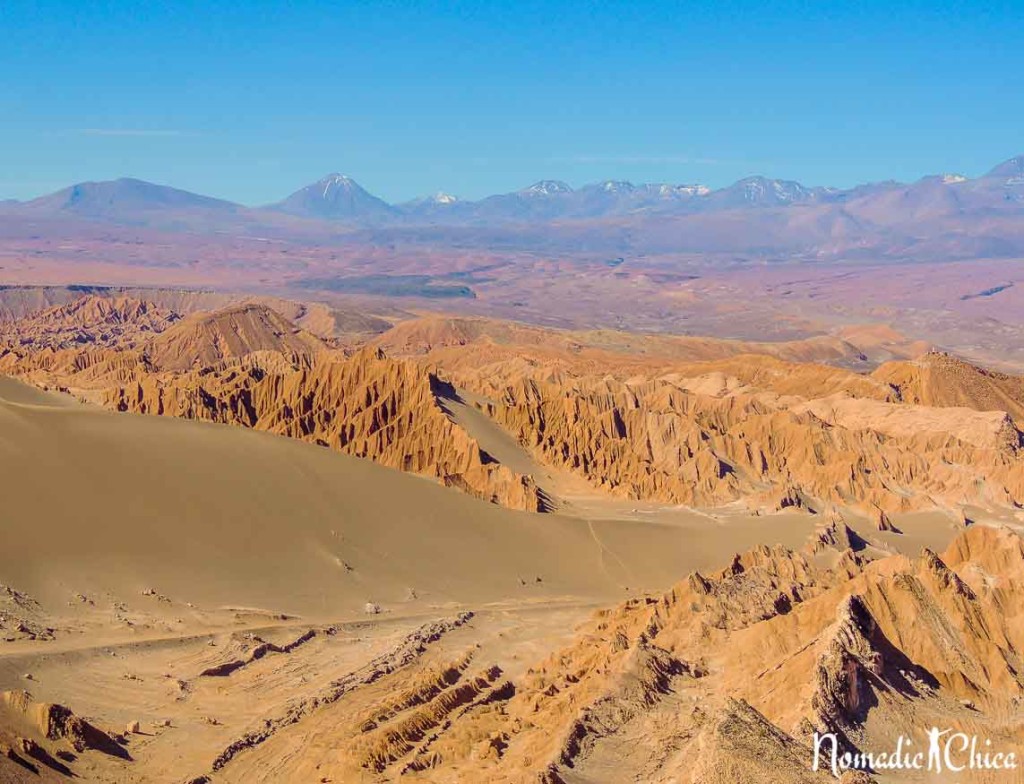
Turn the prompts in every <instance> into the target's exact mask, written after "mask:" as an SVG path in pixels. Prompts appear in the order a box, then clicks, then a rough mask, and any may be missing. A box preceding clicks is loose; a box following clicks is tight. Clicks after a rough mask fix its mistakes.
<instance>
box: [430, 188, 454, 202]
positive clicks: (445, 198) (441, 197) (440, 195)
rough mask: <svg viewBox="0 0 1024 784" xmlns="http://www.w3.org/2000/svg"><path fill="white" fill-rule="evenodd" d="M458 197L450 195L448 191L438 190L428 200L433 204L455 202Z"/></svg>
mask: <svg viewBox="0 0 1024 784" xmlns="http://www.w3.org/2000/svg"><path fill="white" fill-rule="evenodd" d="M458 200H459V199H458V197H457V196H452V195H451V194H450V193H445V192H444V191H438V192H437V193H435V194H434V195H433V196H431V197H430V201H432V202H433V203H434V204H455V202H457V201H458Z"/></svg>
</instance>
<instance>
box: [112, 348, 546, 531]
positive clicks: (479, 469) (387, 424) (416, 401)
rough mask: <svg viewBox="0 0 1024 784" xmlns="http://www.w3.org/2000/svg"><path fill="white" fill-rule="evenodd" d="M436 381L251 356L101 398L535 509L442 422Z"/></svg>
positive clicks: (510, 477) (352, 364)
mask: <svg viewBox="0 0 1024 784" xmlns="http://www.w3.org/2000/svg"><path fill="white" fill-rule="evenodd" d="M443 386H444V382H443V381H442V380H440V379H439V378H437V377H436V376H434V375H431V374H429V373H426V372H424V371H422V370H421V369H420V368H418V367H417V366H415V365H413V364H411V363H408V362H403V361H399V360H392V359H389V358H388V357H386V356H385V355H384V354H383V353H381V352H379V351H373V350H366V351H361V352H358V353H357V354H355V355H354V356H352V357H350V358H342V357H339V356H335V355H327V356H324V357H322V358H321V359H319V360H317V361H314V362H312V363H311V364H310V366H309V367H288V366H282V364H281V361H280V356H279V355H275V354H271V355H269V356H267V355H265V354H263V353H256V354H252V355H250V356H248V357H247V358H246V359H245V361H243V362H240V363H238V364H236V365H232V366H230V367H227V368H225V369H223V370H210V371H199V372H191V373H185V374H154V375H146V376H143V377H141V378H139V379H138V380H136V381H134V382H133V383H130V384H126V385H121V386H116V387H113V388H110V389H108V390H106V391H105V392H104V397H103V403H104V404H105V405H107V406H108V407H110V408H115V409H117V410H118V411H132V412H135V413H141V414H159V415H164V416H178V417H185V418H188V419H202V420H208V421H211V422H222V423H225V424H237V425H243V426H245V427H252V428H255V429H257V430H265V431H267V432H270V433H277V434H279V435H285V436H289V437H291V438H297V439H300V440H303V441H310V442H312V443H316V444H320V445H322V446H327V447H330V448H332V449H337V450H338V451H341V452H344V453H346V454H350V455H354V456H356V457H363V458H368V459H370V460H374V461H376V462H378V463H382V464H384V465H387V466H390V467H392V468H397V469H399V470H402V471H409V472H412V473H415V474H421V475H424V476H429V477H432V478H436V479H437V480H439V481H440V482H442V483H444V484H445V485H449V486H453V487H457V488H459V489H461V490H464V491H465V492H468V493H470V494H471V495H475V496H477V497H480V498H484V499H486V500H488V501H491V502H493V503H498V504H502V505H504V506H508V507H510V508H513V509H528V510H532V511H539V510H540V508H541V503H542V502H541V499H540V496H539V494H538V492H537V488H536V486H535V485H534V483H533V481H532V480H531V479H529V478H528V477H525V476H521V475H518V474H515V473H514V472H513V471H511V470H509V469H508V468H506V467H505V466H502V465H499V464H497V463H495V462H493V461H492V460H491V459H490V458H489V457H488V455H487V454H486V453H485V452H483V450H482V449H481V448H480V446H479V444H477V442H476V441H474V440H473V439H472V438H471V437H470V436H469V435H468V434H467V433H466V432H465V431H464V430H462V429H461V428H459V427H457V426H456V425H454V424H453V423H452V422H451V421H450V420H449V419H448V418H447V417H446V416H445V414H444V412H443V411H442V409H441V408H440V405H439V403H438V399H437V394H438V393H439V392H440V391H442V387H443Z"/></svg>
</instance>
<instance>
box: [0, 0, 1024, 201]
mask: <svg viewBox="0 0 1024 784" xmlns="http://www.w3.org/2000/svg"><path fill="white" fill-rule="evenodd" d="M892 6H898V7H892ZM1022 41H1024V2H1022V1H1021V0H1012V2H989V3H982V2H942V3H938V2H929V3H924V2H915V1H914V0H903V1H902V2H899V3H893V4H890V3H882V2H867V1H865V2H844V3H828V2H800V3H797V2H765V1H763V2H728V1H724V2H722V1H720V2H700V3H682V2H676V3H662V2H647V3H642V2H627V3H617V2H600V3H582V2H577V3H561V2H556V1H555V0H551V1H550V2H538V3H534V2H518V1H506V2H494V3H492V2H484V1H478V2H465V3H456V2H452V3H432V2H420V3H398V2H388V3H385V2H374V3H360V2H351V3H327V2H322V3H313V2H301V0H294V2H289V3H283V2H259V3H257V2H250V3H244V2H240V1H239V2H213V1H208V2H196V3H192V2H165V3H155V2H154V3H119V2H104V1H103V0H89V2H81V1H80V0H75V1H72V0H68V1H67V2H24V1H23V0H3V2H0V42H2V43H0V198H3V197H8V198H28V197H32V196H35V195H39V194H41V193H45V192H48V191H51V190H55V189H57V188H59V187H62V186H64V185H66V184H69V183H71V182H76V181H81V180H87V179H109V178H113V177H117V176H136V177H141V178H143V179H148V180H153V181H156V182H163V183H168V184H173V185H177V186H179V187H184V188H187V189H190V190H195V191H199V192H202V193H208V194H210V195H214V196H220V197H222V198H228V199H232V200H236V201H240V202H242V203H246V204H261V203H267V202H270V201H275V200H277V199H279V198H281V197H283V196H285V195H286V194H288V193H289V192H291V191H293V190H295V189H297V188H298V187H300V186H301V185H304V184H306V183H308V182H310V181H313V180H315V179H318V178H319V177H320V176H322V175H324V174H326V173H328V172H333V171H340V172H343V173H346V174H349V175H351V176H353V177H355V178H356V179H357V180H358V181H359V182H360V183H361V184H363V185H364V186H365V187H366V188H368V189H369V190H371V191H372V192H374V193H376V194H378V195H380V196H382V197H384V198H386V199H388V200H391V201H399V200H403V199H408V198H412V197H414V196H417V195H421V194H425V193H430V192H434V191H437V190H445V191H447V192H450V193H455V194H457V195H459V196H462V197H465V198H476V197H480V196H483V195H486V194H488V193H493V192H502V191H508V190H514V189H516V188H518V187H522V186H524V185H527V184H529V183H530V182H532V181H535V180H537V179H541V178H557V179H564V180H566V181H568V182H570V183H571V184H573V185H579V184H582V183H584V182H592V181H596V180H601V179H609V178H611V179H631V180H634V181H669V182H680V183H682V182H702V183H706V184H708V185H711V186H721V185H725V184H728V183H730V182H733V181H735V180H736V179H738V178H740V177H742V176H745V175H748V174H755V173H758V174H766V175H768V176H778V177H791V178H794V179H798V180H800V181H802V182H805V183H806V184H812V185H813V184H834V185H841V186H842V185H850V184H854V183H858V182H864V181H873V180H879V179H888V178H894V179H915V178H917V177H919V176H921V175H923V174H926V173H933V172H944V171H956V172H963V173H966V174H969V175H976V174H979V173H981V172H983V171H985V170H986V169H988V168H990V167H991V166H992V165H994V164H995V163H997V162H999V161H1001V160H1003V159H1005V158H1008V157H1010V156H1012V155H1014V154H1018V153H1021V152H1024V44H1022Z"/></svg>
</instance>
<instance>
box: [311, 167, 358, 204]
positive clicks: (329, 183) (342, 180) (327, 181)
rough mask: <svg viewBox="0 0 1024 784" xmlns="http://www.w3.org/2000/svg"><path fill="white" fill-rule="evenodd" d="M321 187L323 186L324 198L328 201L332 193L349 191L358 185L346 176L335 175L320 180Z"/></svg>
mask: <svg viewBox="0 0 1024 784" xmlns="http://www.w3.org/2000/svg"><path fill="white" fill-rule="evenodd" d="M319 185H322V186H323V189H324V192H323V197H324V198H325V199H326V198H327V196H328V194H329V193H330V192H331V191H333V190H338V189H342V190H349V189H351V188H352V187H353V186H355V185H356V181H355V180H353V179H352V178H351V177H348V176H346V175H344V174H337V173H335V174H328V175H327V176H326V177H324V178H323V179H322V180H320V182H319Z"/></svg>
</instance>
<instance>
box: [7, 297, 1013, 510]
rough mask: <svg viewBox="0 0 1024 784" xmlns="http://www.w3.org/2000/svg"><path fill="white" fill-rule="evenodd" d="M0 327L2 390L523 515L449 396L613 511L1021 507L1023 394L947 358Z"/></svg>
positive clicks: (102, 305) (405, 328)
mask: <svg viewBox="0 0 1024 784" xmlns="http://www.w3.org/2000/svg"><path fill="white" fill-rule="evenodd" d="M60 325H64V326H60ZM111 325H113V326H111ZM6 329H7V333H6V334H8V335H11V334H17V335H18V336H19V339H18V340H8V342H7V348H6V349H0V351H2V352H3V353H2V355H0V372H7V373H12V374H15V375H19V376H21V377H22V378H25V379H26V380H29V381H32V382H33V383H36V384H38V385H40V386H46V387H51V388H63V389H68V390H69V391H71V392H73V393H74V394H77V395H78V396H79V397H82V398H84V399H87V400H90V401H93V402H97V403H100V404H102V405H106V406H109V407H112V408H116V409H118V410H122V411H134V412H140V413H150V414H162V415H171V416H182V417H189V418H194V419H205V420H210V421H215V422H223V423H230V424H238V425H243V426H246V427H254V428H257V429H262V430H267V431H269V432H274V433H279V434H282V435H287V436H290V437H293V438H300V439H303V440H307V441H312V442H315V443H320V444H324V445H328V446H330V447H331V448H335V449H339V450H341V451H345V452H347V453H349V454H353V455H358V456H361V457H367V458H369V459H373V460H377V461H378V462H382V463H384V464H386V465H389V466H392V467H395V468H398V469H401V470H405V471H412V472H415V473H418V474H423V475H426V476H430V477H434V478H437V479H438V480H439V481H442V482H444V483H446V484H449V485H453V486H457V487H460V488H462V489H464V490H466V491H468V492H470V493H472V494H474V495H477V496H480V497H483V498H487V499H489V500H492V501H494V502H496V503H501V504H505V505H507V506H511V507H513V508H518V509H537V508H543V507H545V505H546V504H547V503H548V502H547V501H546V500H545V499H544V494H543V493H542V492H540V491H538V490H537V488H536V486H535V485H534V483H533V480H531V479H529V478H527V477H525V476H523V475H521V474H518V473H516V472H514V471H511V470H509V469H508V468H507V467H506V466H503V465H501V464H498V463H497V462H495V461H494V460H493V459H492V458H491V457H490V456H489V455H488V454H486V453H485V452H484V451H483V450H482V449H481V448H480V446H479V444H478V442H477V441H476V440H475V438H474V434H473V433H470V432H468V431H467V430H465V429H464V428H463V426H460V425H458V424H455V423H454V422H453V421H452V420H451V419H449V417H448V416H446V415H445V412H444V411H443V410H442V408H441V405H440V404H439V400H438V396H439V390H442V388H444V389H447V387H446V386H445V385H447V384H454V385H456V386H457V387H458V388H462V389H466V390H468V391H470V392H472V393H473V394H474V396H475V397H474V399H475V400H476V401H478V405H479V407H480V408H481V410H482V411H483V412H484V413H485V414H486V415H487V416H488V417H489V418H490V419H491V420H492V421H493V422H494V423H496V424H498V425H499V426H500V427H501V428H503V429H504V430H505V431H507V433H509V434H510V435H511V436H512V437H513V438H514V440H515V441H516V442H518V444H519V447H520V448H522V449H523V450H525V451H527V452H528V453H529V456H530V459H532V460H534V461H535V462H536V463H538V464H540V466H542V467H546V468H553V469H555V470H559V471H568V472H571V473H573V474H575V475H576V476H577V477H580V478H582V479H584V480H586V481H587V482H588V483H589V484H590V485H591V487H592V488H593V489H594V490H595V491H596V492H598V493H604V494H607V495H608V496H610V497H619V498H629V499H635V500H645V501H660V502H664V503H669V504H686V505H694V506H719V505H723V504H729V503H733V502H736V501H741V502H743V503H745V504H747V505H748V506H749V507H751V508H753V509H756V510H758V511H772V510H777V509H782V508H785V507H808V508H810V509H813V510H816V511H825V510H827V509H830V508H834V507H855V508H859V509H860V510H862V512H864V513H867V514H868V515H870V516H871V518H872V519H874V520H875V521H876V522H877V524H878V526H879V527H880V528H883V529H891V528H892V526H893V523H892V522H891V520H890V518H889V515H891V514H893V513H897V512H905V511H910V510H919V509H929V508H936V507H941V508H947V509H955V508H957V507H962V506H963V505H965V504H976V505H981V506H1012V505H1018V504H1022V503H1024V461H1022V457H1021V445H1022V435H1021V431H1020V429H1019V421H1020V420H1019V419H1015V418H1014V417H1017V416H1020V415H1022V414H1024V382H1022V381H1021V380H1020V379H1016V378H1014V377H1011V376H1004V375H1000V374H995V373H990V372H987V371H984V370H981V369H979V368H975V367H973V366H971V365H968V364H966V363H963V362H960V361H958V360H955V359H952V358H950V357H946V356H945V355H937V354H931V355H928V356H926V357H924V358H922V359H920V360H917V361H907V362H893V363H888V364H886V365H884V366H882V367H880V368H879V369H878V370H876V371H875V372H874V373H872V374H863V373H856V372H853V371H850V370H846V369H843V368H840V367H831V366H825V365H818V364H813V363H806V362H795V361H791V360H787V359H783V358H780V356H778V355H780V354H782V355H792V354H793V353H794V352H796V353H800V351H803V350H804V349H806V346H805V347H804V348H801V349H798V348H796V347H794V346H792V345H791V346H789V347H788V348H786V349H781V348H778V347H775V348H773V349H772V350H773V352H774V353H775V355H773V356H768V355H736V351H737V350H739V349H741V348H743V349H750V348H751V345H749V344H743V345H742V346H737V345H733V344H731V343H729V342H728V341H717V342H716V341H710V340H699V339H682V338H680V339H669V338H655V339H652V340H651V341H650V342H649V343H644V341H643V339H642V338H641V337H638V336H625V335H621V334H618V333H614V334H613V333H572V334H569V333H557V332H554V331H552V332H550V333H548V332H545V331H543V330H539V329H537V328H533V327H530V328H524V327H519V326H516V325H509V324H500V323H497V322H490V321H486V320H472V319H470V320H465V319H462V320H458V319H456V320H441V319H436V318H432V319H426V320H424V323H422V324H417V323H413V324H411V325H409V324H406V325H402V326H401V327H399V328H396V329H395V330H394V331H393V333H389V334H387V335H384V336H382V338H380V339H379V340H378V341H376V343H377V344H379V345H378V347H377V348H372V347H367V348H365V349H364V350H361V351H358V352H356V353H355V354H354V355H352V356H349V355H348V354H347V353H345V352H342V351H340V350H338V349H335V348H331V347H330V346H328V345H327V344H326V343H324V342H323V341H322V340H321V339H319V338H317V337H315V336H314V335H312V334H311V333H308V332H305V331H304V330H302V329H300V328H298V327H296V326H295V325H294V324H293V323H292V322H290V321H288V320H287V319H285V318H284V317H283V316H281V315H280V314H278V313H277V312H276V311H274V310H272V309H270V308H268V307H267V306H265V305H259V304H252V303H250V304H246V305H242V306H235V307H232V308H229V309H226V310H222V311H217V312H214V313H209V314H196V315H193V316H191V317H189V318H187V319H183V320H179V319H178V318H177V317H176V316H175V315H174V314H168V313H164V312H163V311H161V310H159V309H156V308H155V306H148V305H146V304H145V303H142V302H132V301H130V300H126V299H123V298H122V299H121V300H112V301H102V300H98V299H97V298H94V297H93V298H87V299H85V300H82V301H80V302H78V303H71V304H69V305H66V306H63V307H62V308H54V309H51V310H50V311H46V312H44V313H42V314H40V315H39V316H36V317H32V318H29V319H24V320H22V321H21V322H15V323H14V325H13V327H12V326H8V327H7V328H6ZM82 341H84V342H82ZM580 341H582V342H580ZM381 345H387V346H389V347H390V350H391V351H397V352H400V353H404V354H405V356H404V358H393V357H389V356H388V355H385V354H384V353H382V351H381V350H380V348H379V346H381ZM818 349H820V346H819V347H817V349H815V350H818ZM704 356H717V358H713V359H700V358H701V357H704ZM449 391H450V392H451V393H452V394H454V391H453V390H449Z"/></svg>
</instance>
